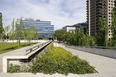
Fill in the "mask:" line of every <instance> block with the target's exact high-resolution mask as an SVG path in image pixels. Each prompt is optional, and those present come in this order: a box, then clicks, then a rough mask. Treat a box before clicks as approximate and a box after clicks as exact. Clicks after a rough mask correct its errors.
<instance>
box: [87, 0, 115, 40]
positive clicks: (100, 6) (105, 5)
mask: <svg viewBox="0 0 116 77" xmlns="http://www.w3.org/2000/svg"><path fill="white" fill-rule="evenodd" d="M115 6H116V0H87V25H88V30H89V35H91V36H95V34H96V33H97V32H98V20H99V18H100V17H102V16H103V17H104V18H105V20H106V23H107V25H108V28H109V30H108V38H109V39H110V38H112V31H111V25H112V15H111V12H112V10H113V8H114V7H115Z"/></svg>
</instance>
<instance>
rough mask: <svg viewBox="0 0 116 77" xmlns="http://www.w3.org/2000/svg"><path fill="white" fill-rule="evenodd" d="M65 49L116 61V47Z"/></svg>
mask: <svg viewBox="0 0 116 77" xmlns="http://www.w3.org/2000/svg"><path fill="white" fill-rule="evenodd" d="M67 47H69V48H72V49H76V50H80V51H85V52H89V53H93V54H97V55H101V56H105V57H110V58H114V59H116V47H104V46H67Z"/></svg>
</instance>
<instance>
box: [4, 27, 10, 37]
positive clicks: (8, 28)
mask: <svg viewBox="0 0 116 77" xmlns="http://www.w3.org/2000/svg"><path fill="white" fill-rule="evenodd" d="M9 30H10V26H9V25H8V26H6V27H5V28H4V31H5V32H4V34H5V35H6V39H8V38H9Z"/></svg>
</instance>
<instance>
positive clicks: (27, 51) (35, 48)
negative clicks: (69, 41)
mask: <svg viewBox="0 0 116 77" xmlns="http://www.w3.org/2000/svg"><path fill="white" fill-rule="evenodd" d="M51 42H52V41H48V42H45V43H41V44H39V45H36V46H34V47H31V48H29V49H26V50H25V55H28V54H29V53H31V52H33V51H34V50H37V49H38V48H40V47H42V46H44V45H47V44H49V43H51Z"/></svg>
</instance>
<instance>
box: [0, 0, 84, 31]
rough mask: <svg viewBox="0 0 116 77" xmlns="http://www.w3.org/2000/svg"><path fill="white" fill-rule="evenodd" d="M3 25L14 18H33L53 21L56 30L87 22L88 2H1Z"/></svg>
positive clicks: (29, 0) (63, 0)
mask: <svg viewBox="0 0 116 77" xmlns="http://www.w3.org/2000/svg"><path fill="white" fill-rule="evenodd" d="M0 12H1V13H2V14H3V25H4V26H7V25H11V23H12V21H13V18H14V19H15V20H16V19H17V18H21V17H22V18H23V19H25V18H33V19H34V20H36V19H40V20H41V21H51V24H52V25H54V29H55V30H57V29H61V28H62V27H63V26H66V25H74V24H77V23H82V22H86V0H0Z"/></svg>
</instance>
